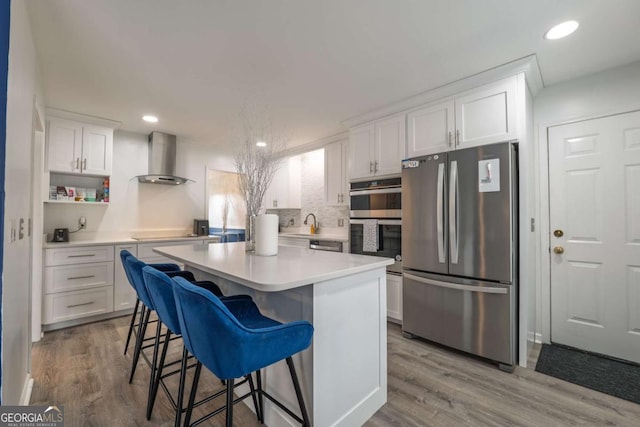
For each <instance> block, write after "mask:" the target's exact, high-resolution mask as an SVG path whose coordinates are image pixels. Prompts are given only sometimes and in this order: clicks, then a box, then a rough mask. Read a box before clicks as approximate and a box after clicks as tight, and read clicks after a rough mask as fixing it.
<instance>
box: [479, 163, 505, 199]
mask: <svg viewBox="0 0 640 427" xmlns="http://www.w3.org/2000/svg"><path fill="white" fill-rule="evenodd" d="M478 191H479V192H480V193H489V192H494V191H500V159H489V160H480V161H479V162H478Z"/></svg>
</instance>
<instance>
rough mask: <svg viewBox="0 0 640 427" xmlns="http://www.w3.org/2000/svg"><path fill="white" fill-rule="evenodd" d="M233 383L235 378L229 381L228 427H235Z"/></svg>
mask: <svg viewBox="0 0 640 427" xmlns="http://www.w3.org/2000/svg"><path fill="white" fill-rule="evenodd" d="M233 383H234V379H233V378H231V379H228V380H227V423H226V426H227V427H233Z"/></svg>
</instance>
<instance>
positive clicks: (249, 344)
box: [173, 277, 313, 427]
mask: <svg viewBox="0 0 640 427" xmlns="http://www.w3.org/2000/svg"><path fill="white" fill-rule="evenodd" d="M173 281H174V282H175V285H174V286H173V294H174V297H175V302H176V311H177V314H178V320H179V323H180V329H181V330H182V339H183V341H184V345H185V346H186V347H187V349H188V350H189V352H190V353H191V354H193V355H194V356H195V358H196V359H197V360H198V363H197V364H196V371H195V374H194V379H193V385H192V387H191V393H190V395H189V403H188V405H187V413H186V415H185V425H197V424H200V423H201V422H203V421H205V420H207V419H209V418H211V417H212V416H214V415H216V414H218V413H220V412H222V411H224V410H225V409H226V425H227V426H228V427H231V426H232V425H233V405H234V404H235V403H237V402H239V401H241V400H244V399H245V398H247V397H248V396H249V395H250V394H252V393H248V394H247V395H245V396H241V397H239V398H238V399H235V400H234V398H233V388H234V381H235V379H236V378H242V377H244V376H246V375H251V374H252V373H253V372H256V374H257V375H259V372H260V369H262V368H265V367H267V366H269V365H272V364H274V363H276V362H278V361H281V360H284V359H286V361H287V365H288V367H289V373H290V375H291V380H292V382H293V387H294V389H295V392H296V397H297V399H298V405H299V406H300V412H301V417H299V416H297V415H296V414H294V413H293V412H292V411H291V410H290V409H289V408H287V407H285V406H284V405H283V404H282V403H280V402H278V401H277V400H276V399H275V398H274V397H272V396H271V395H269V394H268V393H267V392H266V391H264V390H263V389H262V384H261V381H258V390H257V393H258V398H259V410H258V411H257V415H258V418H259V420H260V421H261V422H264V410H263V404H262V398H263V396H264V397H266V398H268V399H269V400H271V401H272V402H274V403H275V404H276V405H278V407H279V408H281V409H282V410H284V411H285V412H286V413H287V414H289V415H290V416H291V417H292V418H293V419H294V420H296V421H297V422H299V423H301V424H302V425H303V426H309V425H310V423H309V415H308V414H307V409H306V407H305V405H304V399H303V397H302V391H301V390H300V384H299V382H298V376H297V375H296V371H295V368H294V365H293V360H292V358H291V356H293V355H294V354H296V353H298V352H300V351H302V350H305V349H306V348H308V347H309V345H310V344H311V338H312V336H313V326H312V325H311V324H310V323H309V322H306V321H297V322H291V323H287V324H281V323H280V322H277V321H276V320H273V319H270V318H268V317H266V316H263V315H262V314H261V313H260V311H259V310H258V307H257V306H256V305H255V303H254V302H253V301H247V300H235V301H228V302H227V301H225V302H222V301H221V300H220V299H219V298H217V297H216V296H215V295H213V294H211V293H209V292H206V291H203V290H202V289H199V288H198V287H196V286H194V285H192V284H191V283H189V282H188V281H186V280H183V279H182V278H180V277H176V278H174V279H173ZM202 365H204V366H206V367H207V369H209V370H210V371H212V372H213V373H214V374H215V375H216V376H217V377H218V378H220V379H221V380H225V381H226V384H227V390H226V398H227V399H226V400H227V401H226V405H225V406H223V407H221V408H218V409H216V410H215V411H213V412H212V413H210V414H208V415H205V416H204V417H202V418H200V419H199V420H196V421H194V422H193V424H190V421H191V413H192V410H193V404H194V401H195V395H196V392H197V388H198V380H199V377H200V371H201V370H202ZM258 379H260V377H259V376H258Z"/></svg>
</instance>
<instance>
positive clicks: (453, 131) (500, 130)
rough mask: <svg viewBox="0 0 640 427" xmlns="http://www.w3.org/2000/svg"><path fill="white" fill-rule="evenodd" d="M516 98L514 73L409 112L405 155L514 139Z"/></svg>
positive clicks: (439, 151)
mask: <svg viewBox="0 0 640 427" xmlns="http://www.w3.org/2000/svg"><path fill="white" fill-rule="evenodd" d="M516 97H517V79H516V77H515V76H514V77H509V78H506V79H503V80H499V81H497V82H494V83H491V84H488V85H484V86H481V87H479V88H476V89H473V90H470V91H468V92H464V93H462V94H460V95H458V96H456V97H455V98H453V99H449V100H446V101H439V102H437V103H434V104H430V105H428V106H426V107H423V108H421V109H419V110H415V111H412V112H410V113H409V114H408V116H407V120H408V138H407V157H409V158H411V157H416V156H424V155H427V154H434V153H441V152H444V151H450V150H455V149H457V148H468V147H475V146H478V145H485V144H492V143H496V142H502V141H508V140H512V139H516V138H517V127H516V115H517V113H516V102H517V100H516Z"/></svg>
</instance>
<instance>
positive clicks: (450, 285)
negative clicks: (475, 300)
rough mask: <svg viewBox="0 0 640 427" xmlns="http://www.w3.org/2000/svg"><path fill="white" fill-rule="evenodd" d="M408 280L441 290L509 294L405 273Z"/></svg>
mask: <svg viewBox="0 0 640 427" xmlns="http://www.w3.org/2000/svg"><path fill="white" fill-rule="evenodd" d="M402 275H403V276H404V277H406V278H407V279H411V280H415V281H416V282H420V283H424V284H427V285H433V286H439V287H441V288H449V289H457V290H459V291H470V292H479V293H484V294H507V293H509V289H508V288H493V287H484V286H473V285H459V284H457V283H449V282H441V281H439V280H430V279H424V278H422V277H418V276H414V275H413V274H409V273H403V274H402Z"/></svg>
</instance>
